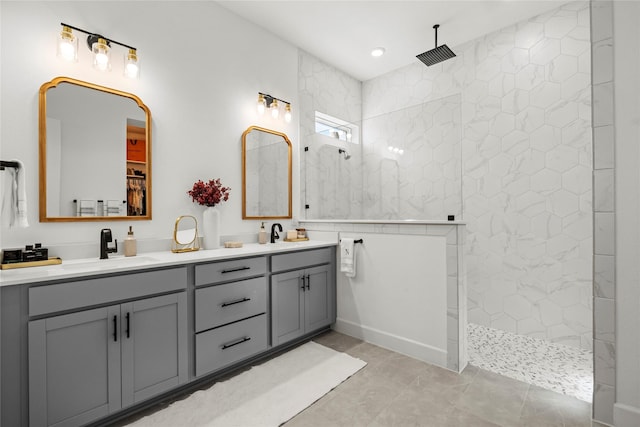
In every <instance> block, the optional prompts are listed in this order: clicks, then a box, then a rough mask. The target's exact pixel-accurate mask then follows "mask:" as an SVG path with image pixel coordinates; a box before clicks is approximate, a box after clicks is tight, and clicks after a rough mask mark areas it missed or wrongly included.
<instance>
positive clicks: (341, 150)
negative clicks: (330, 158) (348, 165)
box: [338, 148, 351, 160]
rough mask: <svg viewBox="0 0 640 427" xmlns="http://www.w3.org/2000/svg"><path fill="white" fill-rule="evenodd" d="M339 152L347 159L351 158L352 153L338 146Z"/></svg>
mask: <svg viewBox="0 0 640 427" xmlns="http://www.w3.org/2000/svg"><path fill="white" fill-rule="evenodd" d="M338 154H342V155H343V156H344V159H345V160H349V159H350V158H351V154H349V153H347V150H343V149H342V148H338Z"/></svg>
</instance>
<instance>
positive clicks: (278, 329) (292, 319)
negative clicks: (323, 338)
mask: <svg viewBox="0 0 640 427" xmlns="http://www.w3.org/2000/svg"><path fill="white" fill-rule="evenodd" d="M332 271H333V267H332V265H321V266H318V267H313V268H308V269H305V270H295V271H291V272H288V273H280V274H274V275H273V276H271V292H272V294H271V312H272V325H271V327H272V331H271V332H272V334H271V335H272V340H273V346H277V345H280V344H284V343H286V342H287V341H291V340H293V339H295V338H298V337H300V336H302V335H304V334H306V333H308V332H312V331H314V330H317V329H320V328H322V327H324V326H327V325H330V324H331V323H333V321H334V319H335V298H334V296H333V295H334V292H333V289H334V287H333V283H334V281H333V278H332V275H331V272H332Z"/></svg>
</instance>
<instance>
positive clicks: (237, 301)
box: [220, 297, 251, 307]
mask: <svg viewBox="0 0 640 427" xmlns="http://www.w3.org/2000/svg"><path fill="white" fill-rule="evenodd" d="M247 301H251V298H247V297H245V298H241V299H239V300H236V301H231V302H223V303H222V304H221V305H220V306H221V307H229V306H230V305H234V304H240V303H241V302H247Z"/></svg>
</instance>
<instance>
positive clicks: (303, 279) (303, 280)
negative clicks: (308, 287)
mask: <svg viewBox="0 0 640 427" xmlns="http://www.w3.org/2000/svg"><path fill="white" fill-rule="evenodd" d="M305 280H306V279H305V276H302V286H301V287H300V289H302V292H304V288H305Z"/></svg>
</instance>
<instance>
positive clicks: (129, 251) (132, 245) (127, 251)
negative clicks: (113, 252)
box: [124, 226, 138, 256]
mask: <svg viewBox="0 0 640 427" xmlns="http://www.w3.org/2000/svg"><path fill="white" fill-rule="evenodd" d="M137 251H138V248H137V244H136V238H135V237H134V236H133V227H132V226H129V232H128V233H127V237H126V238H125V239H124V256H135V255H136V252H137Z"/></svg>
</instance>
